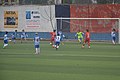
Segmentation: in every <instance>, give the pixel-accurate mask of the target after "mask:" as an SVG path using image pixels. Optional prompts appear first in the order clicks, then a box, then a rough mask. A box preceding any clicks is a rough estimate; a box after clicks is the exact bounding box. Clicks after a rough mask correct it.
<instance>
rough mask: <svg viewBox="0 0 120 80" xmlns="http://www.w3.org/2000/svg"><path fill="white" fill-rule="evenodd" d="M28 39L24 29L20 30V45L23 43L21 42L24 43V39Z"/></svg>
mask: <svg viewBox="0 0 120 80" xmlns="http://www.w3.org/2000/svg"><path fill="white" fill-rule="evenodd" d="M27 37H28V35H27V34H26V32H25V31H24V29H23V30H22V34H21V43H22V42H23V40H25V41H26V38H27Z"/></svg>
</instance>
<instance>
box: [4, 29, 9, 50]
mask: <svg viewBox="0 0 120 80" xmlns="http://www.w3.org/2000/svg"><path fill="white" fill-rule="evenodd" d="M7 34H8V32H7V31H6V32H5V35H4V45H3V48H5V47H7V46H8V39H9V38H8V35H7Z"/></svg>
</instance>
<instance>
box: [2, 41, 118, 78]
mask: <svg viewBox="0 0 120 80" xmlns="http://www.w3.org/2000/svg"><path fill="white" fill-rule="evenodd" d="M2 46H3V43H2V41H0V80H120V45H112V44H103V43H97V44H95V43H92V44H91V49H88V48H87V46H86V48H84V49H81V44H79V43H77V42H65V45H61V46H60V48H59V49H58V50H57V51H56V50H55V49H54V48H52V47H51V46H50V45H49V42H47V41H41V42H40V48H41V54H39V55H35V54H34V53H35V51H34V50H35V49H34V44H33V42H31V41H28V42H26V43H22V44H21V43H20V42H17V43H16V44H13V43H12V42H10V43H9V46H8V47H7V48H6V49H2Z"/></svg>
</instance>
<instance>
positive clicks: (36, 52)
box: [35, 45, 40, 54]
mask: <svg viewBox="0 0 120 80" xmlns="http://www.w3.org/2000/svg"><path fill="white" fill-rule="evenodd" d="M39 52H40V50H39V45H35V54H39Z"/></svg>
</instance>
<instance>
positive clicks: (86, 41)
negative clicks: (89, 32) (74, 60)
mask: <svg viewBox="0 0 120 80" xmlns="http://www.w3.org/2000/svg"><path fill="white" fill-rule="evenodd" d="M86 42H87V39H85V40H84V42H83V45H82V48H84V47H85V44H86Z"/></svg>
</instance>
